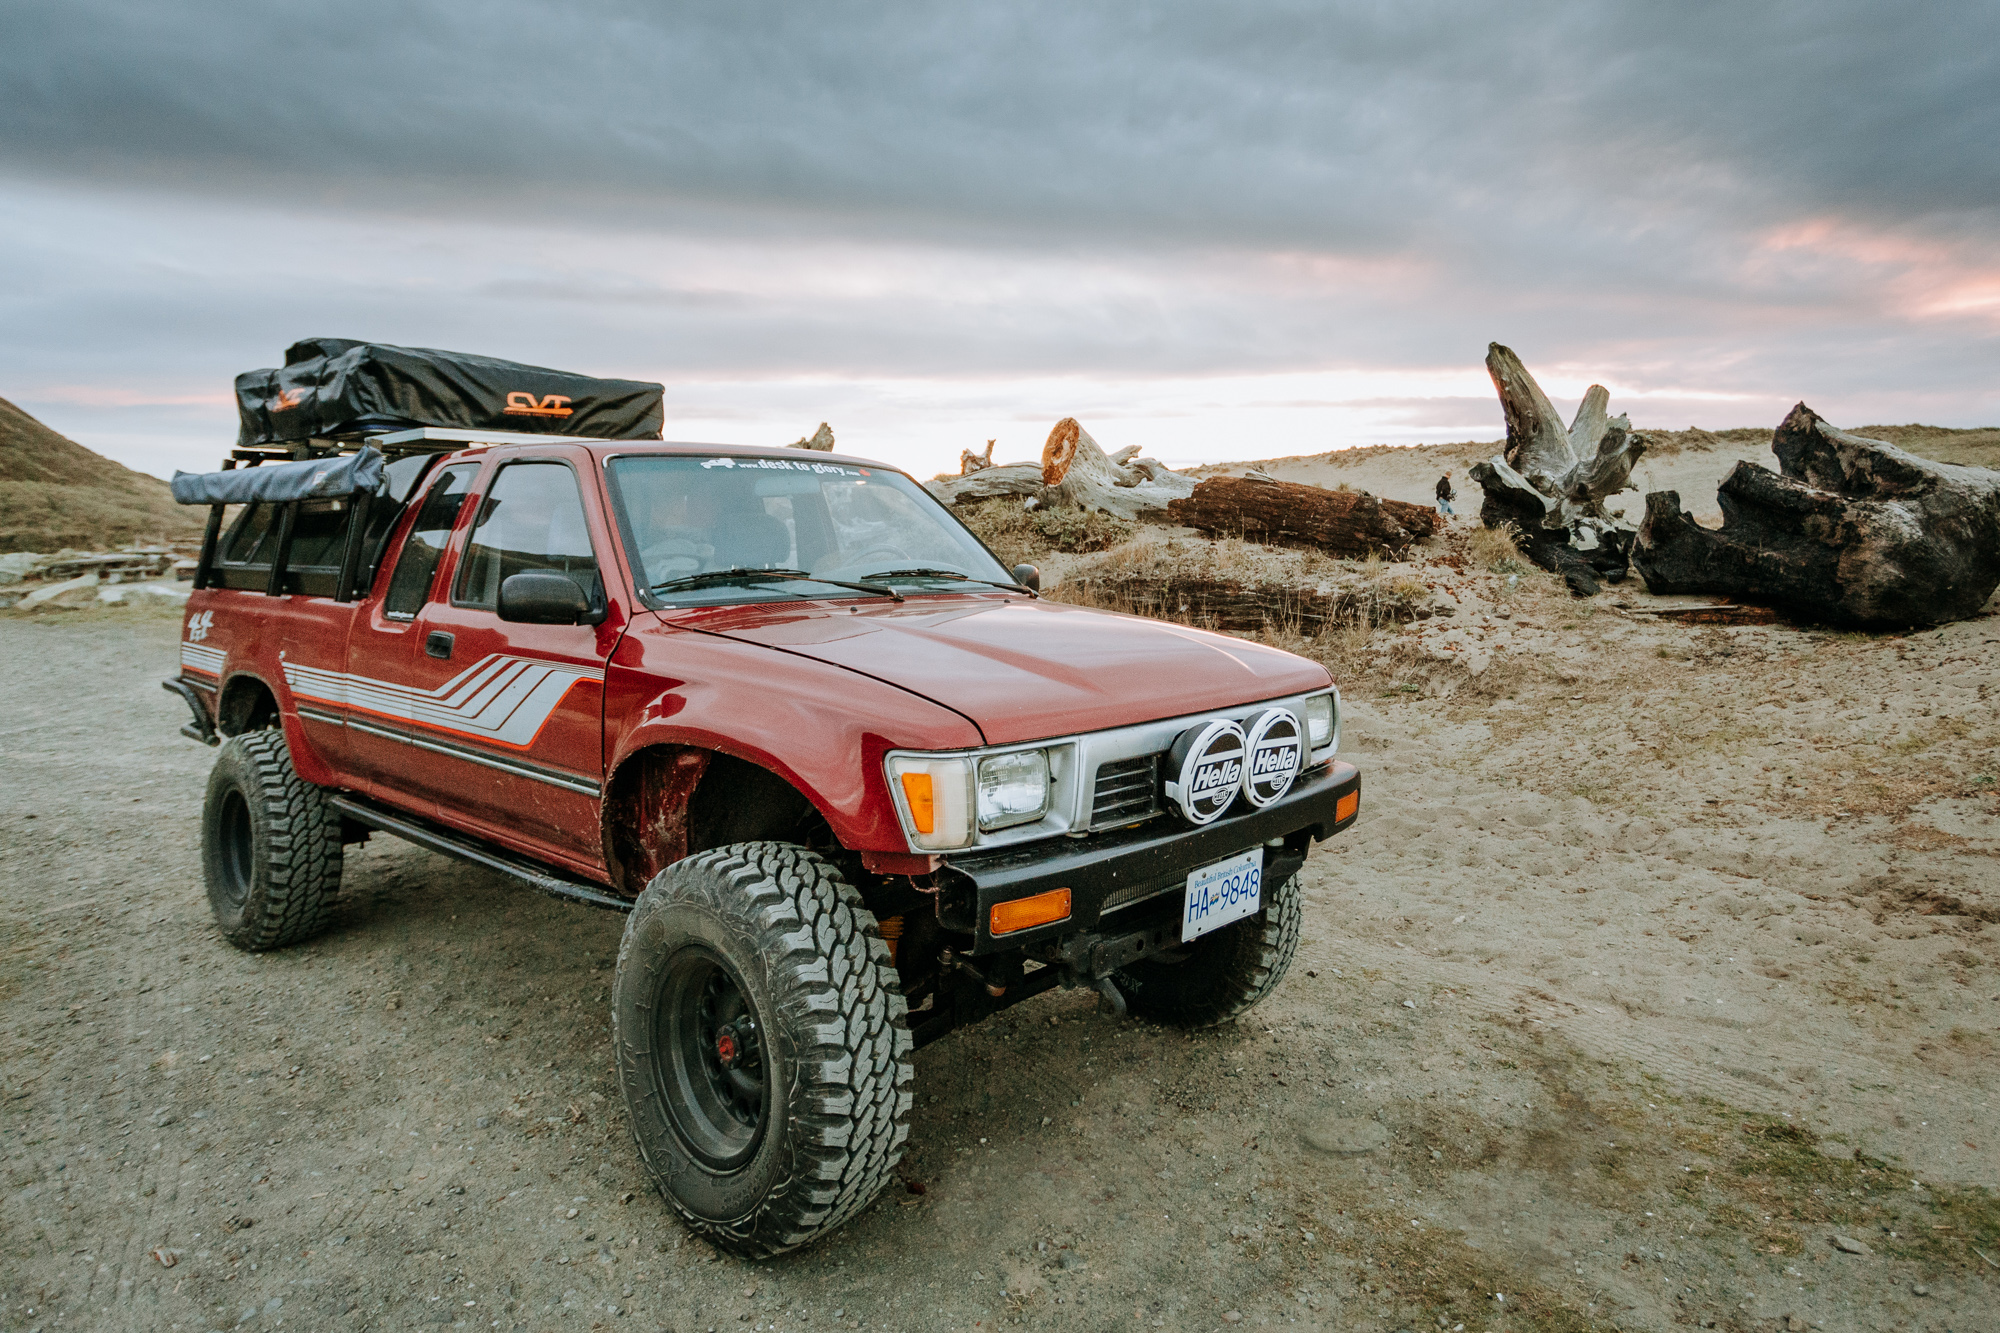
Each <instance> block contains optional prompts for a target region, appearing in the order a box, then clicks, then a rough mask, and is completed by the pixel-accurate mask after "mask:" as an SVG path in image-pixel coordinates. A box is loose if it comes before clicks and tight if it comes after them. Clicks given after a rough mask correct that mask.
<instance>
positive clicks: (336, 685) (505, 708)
mask: <svg viewBox="0 0 2000 1333" xmlns="http://www.w3.org/2000/svg"><path fill="white" fill-rule="evenodd" d="M284 668H285V683H286V684H287V685H289V686H291V689H292V694H293V695H294V696H295V697H296V698H298V699H302V700H303V699H310V700H313V701H314V702H317V703H322V704H333V705H336V706H339V707H344V708H349V709H353V710H355V711H357V712H363V713H372V714H374V715H375V716H377V717H384V718H390V719H393V720H395V721H398V722H409V723H414V724H415V725H417V726H420V727H428V728H432V729H435V730H437V731H444V732H449V733H451V734H453V735H457V736H466V737H470V738H472V739H474V740H481V741H486V742H488V743H490V744H496V745H505V746H508V747H510V748H512V749H517V750H525V749H527V748H528V747H529V746H531V745H533V744H534V743H535V737H536V736H538V735H539V734H540V733H541V730H542V725H543V724H544V723H546V722H547V721H548V720H549V715H550V714H552V713H554V712H555V710H556V705H557V704H559V703H561V702H562V701H563V697H564V696H565V695H567V694H568V693H569V692H570V690H571V688H572V687H574V686H575V685H576V684H577V683H578V682H579V681H586V680H588V681H596V682H598V683H599V684H602V683H603V680H604V672H603V670H602V669H601V668H597V667H580V666H571V665H569V664H568V663H566V662H543V661H537V660H535V659H533V658H528V657H510V656H507V655H505V654H502V653H489V654H488V655H487V656H485V657H483V658H481V659H480V660H479V661H477V662H475V663H473V664H472V665H471V666H469V667H467V668H466V669H465V670H464V671H461V672H460V673H459V674H458V675H456V676H453V677H452V678H451V679H450V680H448V681H446V682H445V683H444V684H442V685H440V686H438V687H437V688H436V689H434V690H422V689H417V688H414V687H412V686H408V685H398V684H396V683H394V682H393V681H386V680H375V679H373V678H372V677H368V676H357V675H351V674H349V673H348V672H345V671H326V670H322V669H321V668H319V667H306V666H299V665H298V664H296V663H293V662H286V663H285V664H284Z"/></svg>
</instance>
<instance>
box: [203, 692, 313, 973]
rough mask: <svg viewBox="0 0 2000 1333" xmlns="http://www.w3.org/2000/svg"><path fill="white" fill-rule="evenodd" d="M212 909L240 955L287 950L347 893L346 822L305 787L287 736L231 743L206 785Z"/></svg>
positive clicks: (257, 734) (254, 735)
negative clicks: (343, 887) (343, 883)
mask: <svg viewBox="0 0 2000 1333" xmlns="http://www.w3.org/2000/svg"><path fill="white" fill-rule="evenodd" d="M201 844H202V845H201V862H202V872H203V876H204V878H206V880H207V881H208V905H209V909H210V910H211V911H213V912H214V913H215V923H216V925H218V926H219V927H221V929H222V934H223V938H225V939H227V940H228V941H229V942H230V943H231V944H233V945H235V946H236V947H237V948H239V949H249V950H252V951H259V950H264V949H280V948H283V947H285V946H286V945H288V944H297V943H298V942H299V941H301V940H304V939H307V938H310V937H311V936H312V935H315V934H317V933H318V932H319V930H320V929H321V927H323V926H324V925H325V924H326V921H327V918H328V916H329V915H330V914H331V912H332V908H333V899H334V895H335V894H337V893H339V891H340V815H339V814H338V813H337V812H336V811H335V810H334V809H333V808H332V807H331V806H329V805H328V804H327V802H326V796H325V794H324V793H323V792H321V791H320V789H319V788H317V787H315V786H313V785H312V784H311V783H309V782H306V781H305V780H304V779H302V778H301V777H299V775H298V772H297V770H295V769H294V768H293V767H292V756H291V751H290V750H288V749H287V748H286V747H285V736H284V733H283V732H281V731H275V730H273V731H253V732H247V733H245V734H243V735H241V736H232V737H231V738H230V739H229V740H228V742H227V743H225V744H224V745H223V747H222V752H221V753H220V754H218V755H217V756H216V759H215V767H214V769H213V770H211V771H210V773H209V775H208V799H207V801H206V802H205V804H204V807H203V811H202V839H201Z"/></svg>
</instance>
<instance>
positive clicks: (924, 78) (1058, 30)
mask: <svg viewBox="0 0 2000 1333" xmlns="http://www.w3.org/2000/svg"><path fill="white" fill-rule="evenodd" d="M8 26H9V29H10V31H11V33H12V37H11V39H10V40H9V42H8V43H7V45H6V47H5V53H4V54H0V89H4V91H0V143H4V151H5V153H6V155H7V158H8V159H9V160H10V161H11V162H12V163H14V164H15V165H16V166H17V167H23V168H32V169H35V170H37V171H42V172H51V173H56V174H61V175H70V174H75V173H120V174H125V173H130V172H133V171H141V172H147V173H150V174H151V175H152V176H153V178H155V179H157V180H159V181H161V182H162V183H174V182H180V183H184V184H187V185H190V186H193V187H196V188H205V189H208V188H223V189H232V188H234V189H256V190H259V191H263V192H267V193H273V192H275V193H278V194H290V195H292V196H293V197H296V198H299V199H301V200H310V199H327V200H333V201H337V200H339V199H341V198H345V197H358V196H368V197H372V198H377V199H380V198H387V197H393V196H398V195H401V196H403V197H406V198H415V199H417V200H420V201H428V202H430V203H434V204H435V203H446V202H452V201H458V202H461V203H474V202H476V203H477V204H479V205H481V206H490V205H492V204H495V203H504V204H506V205H508V206H516V207H521V208H524V209H529V210H544V209H547V210H555V211H557V212H560V213H565V214H569V215H576V214H582V213H592V212H603V213H607V214H618V215H622V216H631V215H633V214H634V213H635V212H636V213H643V211H644V209H645V208H646V207H647V206H648V204H649V202H651V203H657V202H658V201H661V200H679V201H689V202H703V203H707V204H711V205H721V206H754V207H760V208H768V207H778V208H782V209H785V210H790V211H795V212H798V213H800V214H801V215H804V216H812V217H816V218H817V219H818V220H820V221H821V222H823V223H824V224H825V225H828V226H840V225H843V222H844V221H850V220H862V221H868V222H871V223H877V224H879V223H880V221H881V220H882V219H884V218H889V219H893V220H894V224H895V225H898V226H921V225H925V223H926V220H928V221H929V223H930V224H933V225H944V226H949V227H953V228H966V227H971V228H975V229H976V228H989V229H994V230H997V231H1008V230H1015V229H1027V230H1029V231H1032V232H1035V233H1037V234H1043V235H1048V234H1064V233H1075V232H1079V231H1083V232H1090V233H1096V234H1115V235H1127V236H1156V237H1168V238H1182V239H1186V238H1194V239H1202V240H1213V239H1215V238H1217V237H1226V238H1228V239H1229V240H1230V241H1232V242H1235V243H1242V242H1246V241H1249V242H1252V243H1261V244H1284V243H1294V244H1306V245H1325V244H1339V245H1342V246H1347V247H1354V246H1374V247H1381V248H1394V247H1395V246H1397V245H1398V244H1401V243H1403V242H1404V241H1405V239H1406V238H1407V237H1409V236H1410V235H1412V234H1413V233H1416V234H1425V233H1430V232H1434V231H1435V232H1443V233H1446V234H1451V235H1455V236H1456V239H1457V240H1458V242H1459V243H1460V244H1462V245H1463V246H1464V247H1465V248H1466V249H1468V250H1472V251H1477V250H1478V249H1479V248H1480V237H1479V236H1478V235H1477V234H1476V233H1475V234H1471V235H1467V234H1465V233H1464V231H1463V228H1465V226H1466V225H1467V224H1468V223H1470V222H1472V221H1473V220H1475V219H1477V218H1478V217H1479V216H1480V215H1481V214H1483V213H1490V212H1491V211H1492V210H1495V209H1500V210H1504V212H1505V214H1506V215H1507V216H1508V218H1509V219H1510V220H1511V221H1512V222H1514V223H1516V224H1527V225H1531V226H1532V225H1540V226H1546V227H1557V228H1560V229H1561V230H1562V231H1563V232H1564V233H1566V234H1570V235H1573V234H1574V233H1575V232H1576V231H1577V230H1578V229H1579V227H1580V226H1581V227H1583V228H1584V229H1586V230H1588V229H1603V230H1605V231H1607V232H1609V233H1610V234H1611V235H1613V236H1614V237H1624V236H1629V233H1630V231H1631V230H1632V229H1633V226H1634V221H1635V220H1634V219H1633V217H1632V216H1631V214H1630V212H1629V210H1631V209H1634V208H1647V209H1653V210H1657V209H1660V208H1678V207H1688V206H1693V207H1697V208H1704V209H1706V208H1719V207H1725V206H1727V207H1731V208H1734V209H1737V210H1739V211H1740V212H1742V213H1743V214H1745V215H1754V216H1759V217H1764V218H1769V217H1771V216H1775V215H1777V214H1779V213H1783V212H1785V211H1787V210H1792V211H1797V210H1801V209H1804V210H1811V209H1818V208H1832V207H1840V208H1845V209H1849V210H1854V211H1860V212H1864V213H1875V214H1879V215H1882V216H1887V217H1896V218H1907V217H1908V216H1910V215H1912V214H1913V213H1915V214H1952V213H1968V214H1972V215H1975V216H1976V217H1978V218H1980V219H1984V221H1982V222H1980V223H1979V224H1978V227H1979V228H1980V229H1983V228H1985V227H1986V226H1988V225H1989V224H1990V222H1991V220H1992V218H1993V216H1994V210H1995V208H1996V200H2000V149H1996V147H1995V145H2000V92H1996V90H2000V10H1996V9H1994V8H1993V7H1991V6H1980V5H1960V6H1923V7H1909V6H1903V5H1889V4H1880V3H1858V2H1856V0H1848V2H1847V3H1806V2H1803V0H1794V2H1793V3H1775V4H1760V5H1738V4H1720V3H1690V4H1681V5H1671V6H1649V5H1622V4H1611V3H1595V4H1586V3H1574V2H1565V0H1541V2H1540V3H1534V2H1532V0H1531V2H1527V3H1517V4H1511V5H1506V6H1472V5H1440V4H1424V3H1414V4H1401V5H1387V4H1343V5H1308V4H1297V3H1290V4H1288V3H1264V4H1239V5H1231V6H1215V5H1210V4H1195V3H1186V4H1180V5H1167V6H1145V7H1141V6H1131V5H1124V4H1099V5H1089V4H1083V3H1076V2H1074V0H1071V2H1069V3H1061V4H1056V3H1045V4H1039V5H1036V4H1028V5H1006V6H998V5H983V6H957V5H945V6H914V5H897V4H879V3H872V4H820V5H812V6H801V5H789V4H740V5H730V6H696V5H685V6H667V7H660V6H655V5H648V4H605V3H599V4H595V5H565V6H553V5H546V4H528V3H520V2H519V0H516V2H515V3H504V2H503V3H490V4H464V3H460V4H441V3H435V2H433V3H414V4H413V3H407V2H396V3H390V2H388V0H369V2H364V3H354V4H345V5H341V6H328V5H324V4H317V3H315V4H290V5H285V4H278V5H265V6H242V5H240V4H221V3H208V4H200V3H196V4H177V5H171V6H162V5H158V4H151V3H145V2H144V0H139V2H137V3H122V2H113V0H71V3H68V4H64V5H61V6H42V5H32V6H25V7H21V8H19V9H17V12H16V13H15V14H14V15H13V16H12V17H11V18H10V19H9V23H8ZM1489 220H1492V221H1495V222H1496V224H1497V225H1495V227H1494V230H1493V233H1492V240H1493V241H1495V242H1496V243H1499V244H1500V245H1501V247H1502V248H1512V247H1511V246H1509V245H1508V240H1509V238H1507V237H1506V235H1505V233H1506V231H1507V230H1508V226H1507V225H1506V224H1505V223H1498V220H1497V219H1489ZM1513 240H1514V244H1516V245H1518V243H1519V238H1518V237H1517V238H1513Z"/></svg>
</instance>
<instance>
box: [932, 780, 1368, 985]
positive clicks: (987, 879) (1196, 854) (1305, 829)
mask: <svg viewBox="0 0 2000 1333" xmlns="http://www.w3.org/2000/svg"><path fill="white" fill-rule="evenodd" d="M1360 790H1361V773H1360V770H1358V769H1357V768H1355V767H1354V765H1352V764H1348V763H1342V762H1340V761H1338V760H1335V761H1334V762H1333V763H1331V764H1329V765H1328V766H1327V767H1325V768H1323V769H1320V770H1317V771H1315V772H1312V773H1308V774H1306V775H1305V776H1303V777H1301V778H1300V779H1299V781H1298V783H1297V784H1296V785H1294V786H1293V788H1292V790H1291V791H1290V792H1288V793H1287V794H1286V795H1285V797H1284V799H1283V800H1280V801H1278V802H1276V803H1275V804H1273V805H1269V806H1266V807H1265V808H1264V809H1262V810H1256V809H1248V808H1239V811H1238V812H1237V813H1232V814H1228V815H1224V816H1223V817H1222V818H1221V819H1218V820H1217V821H1216V822H1215V823H1213V824H1209V825H1207V826H1205V827H1202V828H1192V827H1190V826H1188V825H1187V824H1184V823H1181V822H1180V821H1179V820H1177V819H1175V818H1174V817H1173V816H1171V815H1167V816H1162V817H1159V818H1156V819H1153V820H1150V821H1148V822H1147V823H1145V824H1143V825H1141V826H1139V827H1138V828H1135V829H1125V830H1121V831H1118V832H1115V833H1105V834H1099V835H1097V836H1094V837H1091V838H1089V839H1067V838H1065V839H1062V840H1060V841H1058V842H1056V843H1054V844H1051V843H1047V842H1041V843H1035V844H1032V845H1030V846H1026V847H1018V848H1013V849H1010V850H1008V851H1004V852H995V853H989V854H987V855H984V856H954V857H950V858H948V859H947V860H946V862H945V865H944V867H943V868H942V869H941V870H939V871H938V872H937V878H938V884H939V888H940V890H941V901H940V909H941V910H940V916H941V917H942V918H944V919H945V920H944V924H945V925H946V926H947V927H948V928H951V929H958V930H969V931H971V932H972V933H973V936H974V944H973V950H972V951H973V953H975V954H990V953H998V952H1000V951H1002V950H1009V949H1018V948H1021V947H1023V946H1029V947H1033V946H1035V945H1039V944H1043V943H1046V942H1048V941H1052V940H1056V939H1059V938H1061V937H1063V936H1066V935H1073V934H1075V933H1077V932H1079V931H1097V930H1102V931H1107V932H1109V931H1116V930H1118V929H1121V928H1122V925H1123V923H1122V922H1120V921H1119V920H1118V918H1120V917H1122V916H1124V915H1126V913H1127V912H1128V911H1129V910H1130V909H1133V908H1136V907H1138V906H1139V905H1140V904H1142V903H1156V902H1157V900H1158V899H1159V898H1160V897H1161V896H1162V895H1165V894H1167V893H1169V892H1172V891H1173V890H1175V889H1178V888H1181V887H1183V886H1185V885H1186V883H1187V877H1188V875H1189V873H1190V872H1192V871H1195V870H1199V869H1201V868H1202V867H1203V866H1207V865H1213V864H1214V863H1215V862H1217V861H1220V860H1223V859H1224V858H1226V857H1230V856H1234V855H1236V854H1237V853H1239V852H1244V851H1248V850H1249V849H1250V848H1252V847H1257V846H1267V847H1268V846H1269V845H1270V844H1272V843H1279V844H1282V845H1281V846H1278V847H1270V849H1269V850H1268V851H1267V852H1266V853H1265V858H1264V864H1265V867H1266V872H1267V874H1275V873H1289V871H1290V870H1295V869H1296V868H1297V866H1298V864H1299V863H1300V862H1302V861H1303V860H1304V859H1305V853H1306V849H1307V847H1308V846H1309V845H1310V844H1311V843H1312V842H1316V841H1318V840H1320V839H1322V838H1327V837H1331V836H1332V835H1333V834H1335V833H1338V832H1339V831H1340V830H1341V829H1343V828H1346V827H1347V826H1348V825H1349V824H1351V823H1353V822H1354V819H1355V816H1356V814H1357V813H1358V812H1359V805H1360V802H1359V798H1358V793H1359V792H1360ZM1350 794H1356V797H1357V798H1356V800H1355V802H1354V804H1353V806H1352V807H1351V808H1350V809H1349V811H1348V813H1347V814H1346V817H1345V818H1342V817H1341V815H1340V813H1339V809H1338V807H1339V804H1340V800H1341V798H1342V797H1344V796H1348V795H1350ZM1238 805H1239V807H1242V806H1243V803H1242V802H1239V803H1238ZM1286 863H1289V864H1286ZM1054 889H1068V890H1069V891H1070V904H1071V905H1070V914H1069V916H1067V917H1065V918H1064V919H1062V920H1061V921H1052V922H1050V923H1049V924H1047V925H1045V926H1036V927H1034V928H1032V929H1029V930H1021V931H1015V932H1012V933H1009V934H1006V935H1000V936H995V935H993V934H992V933H991V929H990V925H991V922H992V919H993V906H994V904H995V903H1003V902H1008V901H1011V900H1012V899H1015V898H1031V897H1033V896H1034V895H1036V894H1038V893H1047V892H1049V891H1051V890H1054ZM968 918H969V919H968ZM1135 919H1136V915H1135Z"/></svg>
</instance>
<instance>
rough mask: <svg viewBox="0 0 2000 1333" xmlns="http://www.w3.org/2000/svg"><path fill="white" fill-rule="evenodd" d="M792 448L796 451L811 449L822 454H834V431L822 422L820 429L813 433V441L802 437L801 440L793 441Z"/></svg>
mask: <svg viewBox="0 0 2000 1333" xmlns="http://www.w3.org/2000/svg"><path fill="white" fill-rule="evenodd" d="M790 447H791V448H794V449H811V450H814V451H815V452H818V453H822V454H825V453H832V452H833V430H832V428H830V427H829V426H828V425H827V424H826V423H825V422H824V421H822V422H820V423H819V429H818V430H816V431H814V432H813V433H812V438H811V439H806V438H805V437H803V436H801V437H800V438H799V439H796V440H793V441H792V443H791V446H790Z"/></svg>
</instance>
